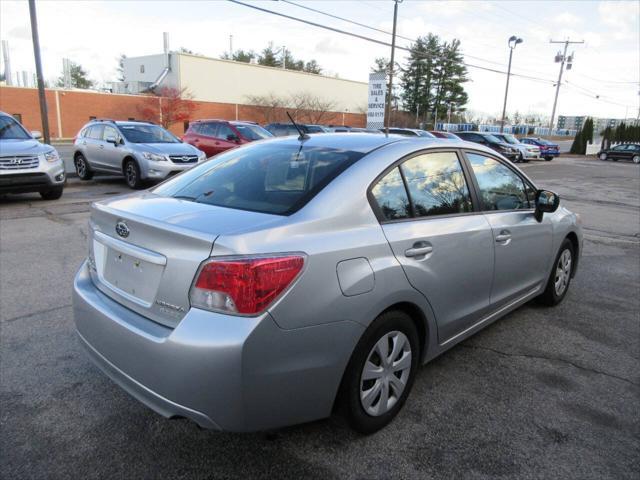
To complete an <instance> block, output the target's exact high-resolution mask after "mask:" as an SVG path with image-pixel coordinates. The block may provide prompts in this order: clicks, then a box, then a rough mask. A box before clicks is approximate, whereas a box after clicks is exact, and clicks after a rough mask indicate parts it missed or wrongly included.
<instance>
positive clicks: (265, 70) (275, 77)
mask: <svg viewBox="0 0 640 480" xmlns="http://www.w3.org/2000/svg"><path fill="white" fill-rule="evenodd" d="M123 66H124V79H125V80H124V81H123V82H114V83H113V84H112V86H113V93H132V94H135V93H143V92H145V91H148V90H149V89H150V88H152V87H162V86H169V87H175V88H178V89H183V88H186V89H187V91H188V92H189V93H190V94H191V95H192V97H193V99H194V100H200V101H205V102H218V103H235V104H245V105H246V104H251V102H250V97H256V96H270V95H274V96H277V97H288V96H290V95H295V94H302V93H305V94H308V95H309V96H311V97H313V98H316V99H319V100H322V101H327V102H331V103H332V107H331V108H330V110H332V111H338V112H340V111H341V112H352V113H364V112H365V111H366V106H367V93H368V91H367V83H365V82H356V81H353V80H344V79H341V78H335V77H327V76H324V75H317V74H312V73H306V72H299V71H294V70H284V69H282V68H277V67H265V66H262V65H256V64H250V63H243V62H235V61H231V60H221V59H217V58H210V57H204V56H200V55H191V54H186V53H178V52H171V53H163V54H158V55H147V56H142V57H130V58H126V59H124V65H123Z"/></svg>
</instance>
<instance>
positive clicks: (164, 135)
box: [120, 124, 180, 143]
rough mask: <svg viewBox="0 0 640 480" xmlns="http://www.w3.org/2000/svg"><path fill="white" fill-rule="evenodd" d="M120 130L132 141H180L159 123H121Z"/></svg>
mask: <svg viewBox="0 0 640 480" xmlns="http://www.w3.org/2000/svg"><path fill="white" fill-rule="evenodd" d="M120 131H121V132H122V135H124V138H126V139H127V141H128V142H131V143H180V141H179V140H178V139H177V138H176V137H175V136H173V135H172V134H171V133H169V132H168V131H166V130H165V129H164V128H162V127H159V126H158V125H151V124H149V125H145V124H140V125H133V124H129V125H120Z"/></svg>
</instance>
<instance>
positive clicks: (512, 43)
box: [500, 35, 522, 133]
mask: <svg viewBox="0 0 640 480" xmlns="http://www.w3.org/2000/svg"><path fill="white" fill-rule="evenodd" d="M519 43H522V39H521V38H518V37H516V36H515V35H512V36H511V37H510V38H509V42H508V45H509V67H508V68H507V86H506V87H504V104H503V105H502V120H501V121H500V133H502V132H503V131H504V117H505V115H506V113H507V94H508V93H509V77H510V76H511V58H512V57H513V51H514V50H515V49H516V46H517V45H518V44H519Z"/></svg>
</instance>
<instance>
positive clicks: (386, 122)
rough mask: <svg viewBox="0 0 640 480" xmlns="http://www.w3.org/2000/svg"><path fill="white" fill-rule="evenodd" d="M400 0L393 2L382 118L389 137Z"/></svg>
mask: <svg viewBox="0 0 640 480" xmlns="http://www.w3.org/2000/svg"><path fill="white" fill-rule="evenodd" d="M401 2H402V0H395V3H394V5H393V32H392V34H391V61H390V62H389V88H388V90H387V108H386V109H385V110H386V112H385V116H384V133H386V134H387V135H389V122H390V121H391V94H392V91H393V68H394V65H395V64H394V62H395V53H396V25H397V23H398V4H399V3H401Z"/></svg>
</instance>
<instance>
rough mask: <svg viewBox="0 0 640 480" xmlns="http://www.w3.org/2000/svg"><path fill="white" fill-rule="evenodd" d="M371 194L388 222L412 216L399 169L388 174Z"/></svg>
mask: <svg viewBox="0 0 640 480" xmlns="http://www.w3.org/2000/svg"><path fill="white" fill-rule="evenodd" d="M371 194H372V195H373V198H375V200H376V203H377V204H378V208H379V209H380V212H381V213H382V216H383V217H384V218H385V219H386V220H398V219H400V218H409V217H410V216H411V204H410V203H409V197H408V195H407V190H406V189H405V188H404V182H403V181H402V176H401V175H400V170H399V169H398V167H396V168H394V169H393V170H391V171H390V172H389V173H387V174H386V175H385V176H384V177H383V178H382V180H380V181H379V182H378V183H377V184H376V185H375V187H373V188H372V189H371Z"/></svg>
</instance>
